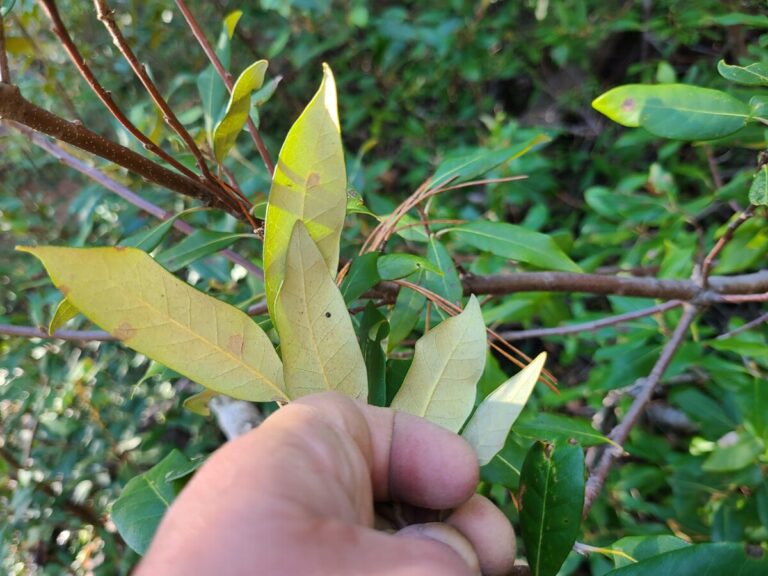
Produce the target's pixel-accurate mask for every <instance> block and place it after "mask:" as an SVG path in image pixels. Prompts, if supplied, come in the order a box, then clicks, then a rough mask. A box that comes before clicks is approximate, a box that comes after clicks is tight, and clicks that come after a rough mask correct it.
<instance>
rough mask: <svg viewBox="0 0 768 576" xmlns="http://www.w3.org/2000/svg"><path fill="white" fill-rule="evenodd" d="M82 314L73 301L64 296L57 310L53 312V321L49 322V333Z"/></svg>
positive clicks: (51, 333)
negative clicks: (73, 304)
mask: <svg viewBox="0 0 768 576" xmlns="http://www.w3.org/2000/svg"><path fill="white" fill-rule="evenodd" d="M78 314H80V310H78V309H77V308H75V307H74V306H72V303H71V302H70V301H69V300H67V299H66V298H62V299H61V301H60V302H59V305H58V306H56V312H54V313H53V318H51V323H50V324H48V334H49V335H53V333H54V332H56V330H58V329H59V328H61V327H62V326H64V324H66V323H67V322H69V321H70V320H72V318H74V317H75V316H77V315H78Z"/></svg>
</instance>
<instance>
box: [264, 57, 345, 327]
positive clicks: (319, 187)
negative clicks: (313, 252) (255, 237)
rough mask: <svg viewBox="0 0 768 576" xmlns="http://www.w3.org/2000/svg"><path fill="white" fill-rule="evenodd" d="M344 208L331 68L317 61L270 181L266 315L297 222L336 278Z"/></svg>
mask: <svg viewBox="0 0 768 576" xmlns="http://www.w3.org/2000/svg"><path fill="white" fill-rule="evenodd" d="M346 206H347V175H346V168H345V166H344V151H343V149H342V146H341V133H340V128H339V116H338V111H337V107H336V83H335V81H334V79H333V73H332V72H331V69H330V68H329V67H328V66H327V65H323V81H322V83H321V84H320V89H319V90H318V91H317V93H316V94H315V96H314V97H313V98H312V100H311V101H310V102H309V104H308V105H307V107H306V108H305V109H304V112H302V114H301V116H299V119H298V120H296V122H295V123H294V124H293V126H292V127H291V129H290V131H289V132H288V136H286V138H285V142H284V143H283V148H282V150H280V156H279V159H278V162H277V168H276V169H275V174H274V177H273V179H272V189H271V191H270V195H269V205H268V206H267V219H266V230H265V238H264V274H265V287H266V292H267V306H268V307H269V310H270V313H272V310H273V307H274V301H275V297H276V296H277V291H278V289H279V287H280V284H281V283H282V281H283V276H284V273H285V272H284V271H285V254H286V251H287V249H288V242H289V240H290V235H291V230H293V225H294V223H295V222H296V221H297V220H301V221H303V222H304V225H305V226H306V227H307V230H308V231H309V235H310V236H311V237H312V239H313V240H314V241H315V243H316V244H317V247H318V249H319V250H320V254H322V256H323V260H324V261H325V264H326V267H327V269H328V271H329V272H330V274H331V276H333V277H336V269H337V267H338V263H339V240H340V237H341V229H342V226H343V225H344V216H345V214H346Z"/></svg>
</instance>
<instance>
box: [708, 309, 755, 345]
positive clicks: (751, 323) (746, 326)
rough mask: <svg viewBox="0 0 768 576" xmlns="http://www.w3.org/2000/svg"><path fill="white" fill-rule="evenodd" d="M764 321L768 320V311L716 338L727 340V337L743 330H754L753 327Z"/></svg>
mask: <svg viewBox="0 0 768 576" xmlns="http://www.w3.org/2000/svg"><path fill="white" fill-rule="evenodd" d="M764 322H768V312H766V313H765V314H763V315H762V316H758V317H757V318H755V319H754V320H750V321H749V322H747V323H746V324H744V326H739V327H738V328H734V329H733V330H731V331H730V332H726V333H724V334H720V336H718V337H717V338H716V340H725V339H726V338H731V337H732V336H736V335H737V334H741V333H742V332H747V331H748V330H752V328H756V327H758V326H760V324H763V323H764Z"/></svg>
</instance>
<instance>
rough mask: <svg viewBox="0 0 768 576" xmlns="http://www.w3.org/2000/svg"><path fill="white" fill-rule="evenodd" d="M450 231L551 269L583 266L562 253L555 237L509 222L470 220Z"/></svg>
mask: <svg viewBox="0 0 768 576" xmlns="http://www.w3.org/2000/svg"><path fill="white" fill-rule="evenodd" d="M450 230H451V233H453V234H454V235H456V236H458V237H460V238H461V239H462V240H464V241H465V242H466V243H467V244H469V245H471V246H474V247H475V248H477V249H479V250H483V251H484V252H490V253H491V254H495V255H496V256H501V257H502V258H509V259H510V260H519V261H521V262H527V263H528V264H533V265H534V266H538V267H539V268H545V269H548V270H563V271H565V272H580V271H581V268H579V266H578V265H577V264H576V263H575V262H574V261H573V260H571V259H570V258H568V256H566V255H565V253H563V251H562V250H561V249H560V247H559V246H558V245H557V244H556V243H555V241H554V240H552V238H550V237H549V236H547V235H546V234H542V233H540V232H534V231H533V230H528V229H527V228H523V227H522V226H516V225H514V224H507V223H506V222H482V221H479V222H470V223H469V224H462V225H461V226H457V227H455V228H450Z"/></svg>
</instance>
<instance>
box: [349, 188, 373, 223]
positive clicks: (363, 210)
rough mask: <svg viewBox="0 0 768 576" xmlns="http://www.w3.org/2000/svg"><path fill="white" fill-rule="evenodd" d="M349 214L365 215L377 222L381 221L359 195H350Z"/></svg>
mask: <svg viewBox="0 0 768 576" xmlns="http://www.w3.org/2000/svg"><path fill="white" fill-rule="evenodd" d="M347 214H365V215H366V216H371V217H372V218H375V219H376V220H381V218H379V216H378V215H377V214H374V213H373V212H371V211H370V209H369V208H368V207H367V206H366V205H365V203H364V202H363V199H362V198H360V196H358V195H357V194H354V195H349V196H348V197H347Z"/></svg>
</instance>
